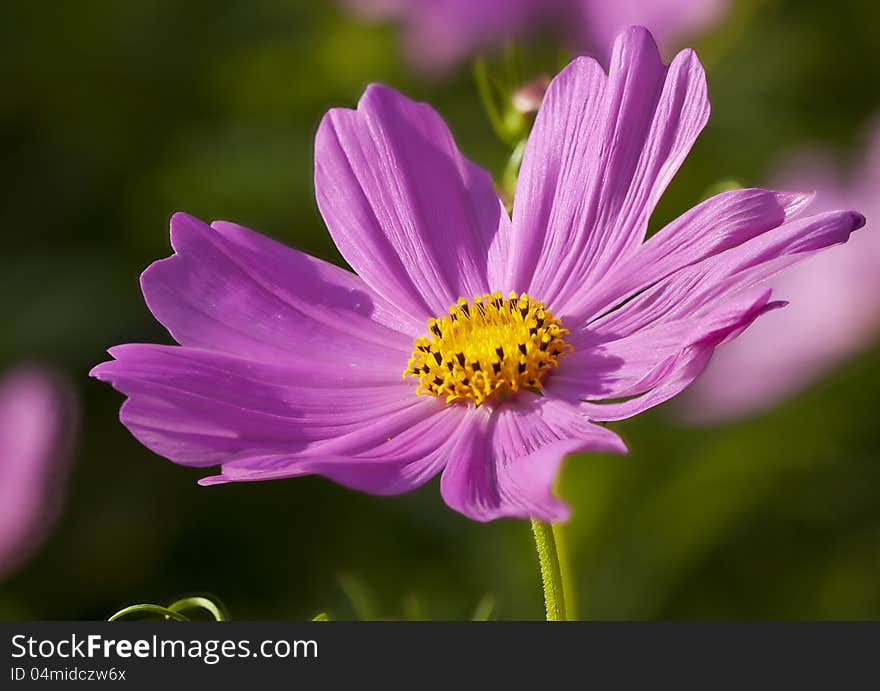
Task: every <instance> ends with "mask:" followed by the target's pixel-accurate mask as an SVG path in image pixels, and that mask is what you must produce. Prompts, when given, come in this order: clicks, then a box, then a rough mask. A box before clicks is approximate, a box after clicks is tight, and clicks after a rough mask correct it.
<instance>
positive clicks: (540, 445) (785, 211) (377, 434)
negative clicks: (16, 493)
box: [92, 28, 864, 521]
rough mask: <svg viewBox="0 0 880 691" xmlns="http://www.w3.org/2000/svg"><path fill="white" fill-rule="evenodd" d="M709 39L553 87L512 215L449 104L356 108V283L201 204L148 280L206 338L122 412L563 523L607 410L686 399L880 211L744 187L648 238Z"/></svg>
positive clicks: (254, 470) (181, 330)
mask: <svg viewBox="0 0 880 691" xmlns="http://www.w3.org/2000/svg"><path fill="white" fill-rule="evenodd" d="M708 115H709V102H708V100H707V96H706V80H705V75H704V72H703V69H702V66H701V65H700V63H699V61H698V60H697V58H696V56H695V54H694V53H693V52H692V51H684V52H682V53H681V54H679V55H678V56H677V57H676V58H675V60H673V62H672V64H671V65H669V66H666V65H664V64H663V62H662V61H661V58H660V55H659V53H658V51H657V47H656V45H655V44H654V41H653V39H652V38H651V35H650V34H649V33H648V32H647V31H646V30H644V29H641V28H631V29H629V30H627V31H625V32H624V33H622V34H621V36H620V37H619V38H618V40H617V41H616V43H615V48H614V54H613V58H612V60H611V67H610V73H609V74H607V75H606V74H605V72H604V71H603V70H602V68H601V67H600V65H599V64H598V63H597V62H596V61H594V60H592V59H587V58H579V59H577V60H575V61H574V62H572V63H571V64H570V65H569V66H568V67H567V68H566V69H565V70H563V71H562V72H561V73H560V74H559V75H558V76H557V77H556V78H555V79H554V80H553V82H552V84H551V85H550V87H549V89H548V92H547V96H546V98H545V100H544V102H543V105H542V106H541V110H540V112H539V113H538V115H537V118H536V122H535V126H534V130H533V132H532V135H531V137H530V139H529V142H528V146H527V150H526V153H525V158H524V160H523V165H522V172H521V175H520V179H519V184H518V187H517V191H516V198H515V204H514V209H513V218H512V219H511V218H510V217H508V215H507V214H506V212H505V211H504V208H503V207H502V205H501V202H500V201H499V199H498V197H497V195H496V193H495V190H494V189H493V186H492V180H491V178H490V176H489V174H488V173H487V172H485V171H484V170H482V169H480V168H478V167H477V166H475V165H474V164H473V163H471V162H470V161H468V160H467V159H466V158H464V157H463V156H462V155H461V153H459V151H458V149H457V148H456V146H455V143H454V141H453V139H452V136H451V135H450V133H449V130H448V129H447V128H446V126H445V124H444V123H443V121H442V120H441V118H440V116H439V115H438V114H437V113H436V112H435V111H433V110H432V109H431V108H430V107H428V106H427V105H425V104H421V103H415V102H413V101H410V100H408V99H407V98H405V97H404V96H402V95H400V94H398V93H397V92H395V91H392V90H391V89H389V88H387V87H384V86H377V85H374V86H370V87H369V88H368V89H367V91H366V93H365V94H364V96H363V98H362V99H361V100H360V103H359V104H358V108H357V110H348V109H334V110H331V111H330V112H329V113H328V114H327V115H326V116H325V117H324V119H323V121H322V122H321V125H320V127H319V129H318V134H317V141H316V145H315V158H316V162H315V187H316V193H317V200H318V206H319V208H320V211H321V214H322V215H323V217H324V221H325V222H326V224H327V227H328V229H329V231H330V234H331V236H332V237H333V240H334V241H335V243H336V246H337V247H338V248H339V250H340V252H341V253H342V255H343V256H344V257H345V259H346V260H347V261H348V263H349V264H350V265H351V266H352V268H353V269H354V270H355V272H356V274H352V273H349V272H347V271H344V270H342V269H339V268H337V267H335V266H331V265H330V264H327V263H325V262H322V261H320V260H318V259H314V258H312V257H309V256H307V255H304V254H300V253H299V252H296V251H294V250H291V249H287V248H285V247H283V246H281V245H279V244H276V243H275V242H273V241H271V240H269V239H267V238H265V237H263V236H261V235H259V234H257V233H255V232H253V231H250V230H247V229H246V228H242V227H241V226H238V225H235V224H232V223H225V222H218V223H214V224H212V225H211V226H208V225H206V224H204V223H202V222H201V221H198V220H197V219H195V218H192V217H190V216H186V215H182V214H178V215H175V216H174V217H173V219H172V221H171V244H172V246H173V247H174V249H175V254H174V255H173V256H172V257H170V258H168V259H164V260H162V261H159V262H156V263H154V264H153V265H152V266H150V267H149V268H148V269H147V270H146V272H145V273H144V274H143V276H142V278H141V285H142V288H143V292H144V295H145V298H146V301H147V304H148V305H149V307H150V309H151V310H152V312H153V314H154V315H155V316H156V318H157V319H158V320H159V321H160V322H162V323H163V324H164V325H165V326H166V327H167V328H168V330H169V331H170V333H171V335H172V336H173V337H174V338H175V339H176V340H177V342H178V343H180V346H162V345H144V344H130V345H123V346H118V347H116V348H113V349H111V350H110V353H111V355H112V356H113V357H114V358H115V360H114V361H110V362H105V363H103V364H101V365H98V366H97V367H96V368H95V369H94V370H93V372H92V374H93V375H94V376H96V377H98V378H99V379H101V380H105V381H108V382H111V383H112V384H113V386H115V387H116V388H117V389H119V390H120V391H121V392H123V393H125V394H126V395H127V396H128V397H129V398H128V400H127V401H126V402H125V404H124V405H123V407H122V411H121V419H122V422H123V423H124V424H125V425H126V426H127V427H128V428H129V430H130V431H131V432H132V433H133V434H134V435H135V436H136V437H137V438H138V439H140V440H141V442H143V443H144V444H146V445H147V446H148V447H150V448H151V449H153V450H154V451H156V452H157V453H159V454H161V455H163V456H166V457H168V458H170V459H172V460H174V461H176V462H178V463H182V464H185V465H191V466H201V467H205V466H212V465H215V464H218V463H219V464H221V465H222V472H221V474H220V475H217V476H215V477H210V478H207V479H205V480H203V481H202V482H203V483H205V484H213V483H217V482H230V481H241V480H264V479H270V478H282V477H293V476H298V475H306V474H314V473H317V474H320V475H323V476H325V477H328V478H330V479H332V480H335V481H336V482H339V483H341V484H343V485H346V486H348V487H352V488H355V489H358V490H363V491H366V492H372V493H375V494H393V493H399V492H405V491H407V490H411V489H413V488H415V487H417V486H419V485H421V484H422V483H424V482H425V481H427V480H428V479H429V478H431V477H433V476H434V475H437V474H439V473H442V477H441V481H440V491H441V494H442V496H443V498H444V500H445V501H446V503H447V504H448V505H449V506H450V507H452V508H453V509H455V510H457V511H460V512H461V513H463V514H465V515H466V516H469V517H471V518H474V519H477V520H481V521H486V520H491V519H495V518H498V517H501V516H511V517H520V518H524V517H528V516H534V517H537V518H540V519H543V520H557V521H558V520H563V519H564V518H565V517H566V516H567V514H568V510H567V507H566V506H565V505H564V504H563V503H562V502H561V501H559V500H558V499H557V498H556V497H554V496H553V494H552V492H551V485H552V483H553V479H554V476H555V475H556V472H557V469H558V467H559V465H560V462H561V460H562V458H563V457H564V456H565V455H566V454H568V453H574V452H580V451H617V452H623V451H624V450H625V448H624V445H623V443H622V442H621V441H620V439H619V438H618V437H617V435H616V434H615V433H614V432H612V431H611V430H609V429H606V428H605V427H603V426H600V425H597V424H594V423H593V422H591V420H595V421H604V420H618V419H621V418H626V417H629V416H631V415H635V414H637V413H639V412H640V411H643V410H645V409H647V408H650V407H652V406H654V405H657V404H658V403H661V402H662V401H665V400H667V399H668V398H670V397H671V396H673V395H675V394H676V393H678V392H679V391H681V390H682V389H684V388H685V387H686V386H687V385H688V384H689V383H690V382H691V381H692V380H693V379H694V378H695V377H696V376H697V375H698V374H699V372H700V371H701V370H702V369H703V367H704V366H705V365H706V363H707V362H708V360H709V358H710V356H711V355H712V352H713V351H714V349H715V348H716V346H718V345H720V344H721V343H723V342H724V341H726V340H728V339H730V338H732V337H733V336H735V335H737V334H738V333H740V332H741V331H742V330H743V329H744V328H745V327H746V326H748V325H749V324H750V323H751V322H752V321H753V320H754V319H755V318H756V317H758V316H759V315H760V314H762V313H764V312H766V311H768V310H770V309H773V308H774V307H778V306H779V303H777V302H771V300H770V290H769V289H768V288H766V287H763V286H761V285H760V284H761V282H762V281H763V280H764V279H765V278H767V277H768V276H770V275H771V274H774V273H776V272H777V271H779V270H780V269H782V268H784V267H786V266H788V265H790V264H793V263H795V262H797V261H799V260H801V259H803V258H805V257H808V256H810V255H812V254H813V253H814V252H816V251H817V250H819V249H822V248H823V247H826V246H828V245H831V244H835V243H839V242H845V241H846V239H847V238H848V236H849V234H850V232H851V231H852V230H854V229H856V228H858V227H860V226H861V225H862V223H863V221H864V219H863V218H862V217H861V216H860V215H859V214H857V213H853V212H849V211H839V212H832V213H824V214H819V215H816V216H810V217H806V218H799V219H795V218H794V217H795V216H796V215H797V214H798V212H799V211H801V209H802V208H803V207H804V205H805V204H806V202H807V201H808V197H806V196H804V195H798V194H788V193H780V192H773V191H769V190H762V189H748V190H736V191H733V192H727V193H724V194H720V195H718V196H717V197H713V198H712V199H709V200H708V201H705V202H703V203H702V204H700V205H699V206H697V207H695V208H694V209H691V210H690V211H688V212H687V213H686V214H684V215H683V216H682V217H680V218H679V219H678V220H676V221H673V222H672V223H671V224H669V225H668V226H667V227H666V228H664V229H662V230H661V231H660V232H659V233H657V234H656V235H654V236H653V237H651V238H650V239H649V240H647V241H645V239H644V238H645V230H646V227H647V224H648V218H649V216H650V215H651V212H652V210H653V209H654V207H655V205H656V204H657V201H658V200H659V198H660V196H661V194H662V193H663V190H664V189H665V188H666V186H667V185H668V183H669V182H670V180H671V179H672V177H673V175H674V173H675V172H676V170H677V169H678V167H679V166H680V165H681V163H682V161H683V160H684V158H685V156H686V155H687V153H688V151H689V149H690V148H691V145H692V144H693V142H694V140H695V139H696V137H697V135H698V134H699V132H700V130H701V129H702V128H703V126H704V125H705V123H706V120H707V118H708Z"/></svg>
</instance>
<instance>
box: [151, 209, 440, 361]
mask: <svg viewBox="0 0 880 691" xmlns="http://www.w3.org/2000/svg"><path fill="white" fill-rule="evenodd" d="M171 242H172V245H173V247H174V249H175V254H174V255H173V256H171V257H168V258H167V259H163V260H161V261H157V262H154V263H153V264H152V265H151V266H150V267H149V268H148V269H147V270H146V271H145V272H144V273H143V275H142V277H141V286H142V289H143V292H144V297H145V299H146V301H147V304H148V306H149V307H150V310H151V311H152V312H153V314H154V315H155V316H156V318H157V319H158V320H159V321H160V322H162V324H163V325H164V326H165V327H166V328H167V329H168V330H169V332H170V333H171V335H172V336H173V337H174V338H175V340H176V341H177V342H178V343H180V344H181V345H185V346H191V347H194V348H205V349H210V350H217V351H221V352H226V353H230V354H234V355H239V356H242V357H247V358H251V359H254V360H257V361H261V362H271V363H276V364H283V363H284V362H285V361H286V360H287V359H289V358H291V357H295V356H296V354H298V353H302V352H309V353H310V355H311V356H313V357H315V358H317V359H321V360H333V359H340V358H341V359H343V360H345V359H348V358H350V357H352V356H355V355H356V356H357V357H359V358H361V359H362V360H363V361H365V362H369V361H375V360H379V361H390V360H395V361H396V362H397V363H398V365H397V366H398V368H399V370H400V371H401V372H402V371H403V369H404V367H405V366H406V360H407V357H408V354H409V352H410V350H411V348H412V338H413V334H418V333H421V331H422V329H423V325H422V324H420V323H419V322H416V321H415V320H413V319H412V318H410V317H408V316H407V315H405V314H403V313H401V312H400V311H399V310H397V309H396V308H394V307H392V306H391V305H390V304H389V303H388V302H386V301H385V300H383V299H382V298H381V297H379V296H378V295H376V294H375V293H374V292H373V291H372V290H371V289H370V288H369V287H368V286H367V285H366V284H365V283H364V282H363V281H362V280H360V279H359V278H358V277H357V276H355V275H354V274H351V273H349V272H347V271H344V270H342V269H340V268H338V267H335V266H333V265H332V264H328V263H327V262H323V261H321V260H320V259H315V258H313V257H309V256H308V255H305V254H302V253H301V252H297V251H296V250H292V249H290V248H288V247H285V246H284V245H281V244H279V243H277V242H274V241H272V240H270V239H268V238H266V237H264V236H262V235H260V234H258V233H255V232H253V231H251V230H248V229H246V228H243V227H241V226H237V225H235V224H232V223H216V224H215V227H214V228H212V227H210V226H208V225H206V224H205V223H202V222H201V221H199V220H198V219H195V218H193V217H192V216H188V215H186V214H175V216H174V217H173V218H172V219H171Z"/></svg>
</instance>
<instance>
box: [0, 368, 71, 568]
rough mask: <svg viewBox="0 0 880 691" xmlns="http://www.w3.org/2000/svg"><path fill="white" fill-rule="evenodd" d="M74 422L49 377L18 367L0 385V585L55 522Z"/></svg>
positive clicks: (61, 385)
mask: <svg viewBox="0 0 880 691" xmlns="http://www.w3.org/2000/svg"><path fill="white" fill-rule="evenodd" d="M75 417H76V406H75V405H74V399H73V395H72V392H71V390H70V389H69V387H68V386H67V385H66V383H65V382H63V381H62V380H61V379H60V378H59V377H58V376H57V375H56V374H54V373H51V372H48V371H46V370H43V369H38V368H36V367H21V368H18V369H16V370H13V371H11V372H9V373H8V374H7V375H6V376H5V377H4V378H3V379H2V380H0V580H3V579H4V578H6V577H7V576H10V575H12V573H13V572H14V571H15V570H16V569H17V568H18V567H19V566H21V565H22V564H23V563H24V562H25V561H26V560H27V559H28V558H29V557H31V556H32V555H33V554H34V553H35V552H36V551H37V550H38V548H39V547H41V546H42V543H43V542H44V540H45V539H46V537H48V535H49V532H50V530H51V528H52V525H53V524H54V522H55V519H56V518H57V517H58V514H59V511H60V508H61V504H62V491H61V488H62V487H63V484H64V481H65V478H66V475H67V468H68V461H69V460H70V451H71V447H72V433H73V431H74V429H75V425H74V424H73V423H74V421H75Z"/></svg>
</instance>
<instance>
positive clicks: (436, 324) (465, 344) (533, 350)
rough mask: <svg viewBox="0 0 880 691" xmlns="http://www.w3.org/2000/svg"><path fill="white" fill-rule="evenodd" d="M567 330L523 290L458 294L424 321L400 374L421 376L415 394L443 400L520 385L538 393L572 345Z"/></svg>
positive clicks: (476, 397)
mask: <svg viewBox="0 0 880 691" xmlns="http://www.w3.org/2000/svg"><path fill="white" fill-rule="evenodd" d="M567 333H568V329H564V328H562V323H561V322H560V321H559V320H558V319H557V318H555V317H554V316H553V315H552V314H550V311H549V310H547V309H545V307H544V305H543V304H541V303H540V302H537V301H536V300H533V299H532V298H530V297H529V296H528V295H526V294H525V293H523V294H522V295H517V294H516V293H511V294H510V297H508V298H507V299H506V300H505V299H504V298H503V297H502V296H501V293H498V292H496V293H493V294H491V295H490V294H488V293H486V294H484V295H478V296H477V297H475V298H474V299H473V300H472V301H470V302H468V301H467V300H465V299H464V298H460V299H459V301H458V303H457V304H455V305H453V306H452V307H450V308H449V314H448V315H447V316H445V317H443V318H442V319H430V320H429V321H428V337H427V338H425V337H422V338H417V339H416V340H415V344H414V345H415V347H414V349H413V353H412V356H411V357H410V359H409V362H408V363H407V366H406V370H405V371H404V373H403V378H404V379H406V378H407V377H415V378H417V379H418V380H419V385H418V388H417V389H416V393H418V394H419V395H421V394H430V395H432V396H440V397H443V398H445V399H446V402H447V403H450V402H452V401H455V400H471V401H474V403H476V404H477V405H480V404H481V403H483V402H485V401H486V400H487V399H488V398H490V397H492V396H496V397H504V396H506V395H508V394H510V393H513V392H515V391H519V390H520V389H528V390H531V391H539V390H540V389H541V386H542V379H543V376H544V372H545V371H547V370H548V369H549V368H551V367H556V366H557V365H558V364H559V358H560V357H561V356H562V355H564V354H565V353H566V352H568V351H571V350H572V347H571V346H570V345H569V344H568V343H566V342H565V340H564V338H563V336H565V334H567Z"/></svg>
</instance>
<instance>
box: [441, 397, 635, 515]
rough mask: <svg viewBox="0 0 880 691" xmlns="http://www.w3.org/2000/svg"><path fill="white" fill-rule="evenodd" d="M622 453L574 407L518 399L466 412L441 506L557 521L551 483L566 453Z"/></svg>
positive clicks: (612, 437)
mask: <svg viewBox="0 0 880 691" xmlns="http://www.w3.org/2000/svg"><path fill="white" fill-rule="evenodd" d="M578 451H610V452H618V453H623V452H625V451H626V447H625V446H624V445H623V442H622V441H621V440H620V438H619V437H617V435H616V434H614V433H613V432H611V431H610V430H608V429H605V428H604V427H599V426H597V425H592V424H590V423H589V422H588V421H587V418H586V416H585V415H584V414H583V413H582V412H581V411H580V410H579V409H578V407H577V406H576V405H573V404H571V403H567V402H565V401H561V400H559V399H552V398H539V397H536V396H532V395H524V396H521V397H519V398H518V399H516V400H511V401H506V402H504V403H502V404H500V405H498V406H497V407H496V408H494V410H490V409H489V408H487V407H483V408H480V409H478V410H475V411H473V414H471V415H469V416H468V418H467V420H466V422H465V427H464V429H463V430H462V431H461V433H460V436H459V438H458V443H457V444H456V446H455V447H454V449H453V450H452V453H451V458H450V461H449V463H448V465H447V466H446V468H445V469H444V471H443V476H442V478H441V481H440V491H441V493H442V495H443V499H444V500H445V501H446V503H447V504H448V505H449V506H450V507H452V508H453V509H455V510H456V511H458V512H460V513H462V514H464V515H465V516H467V517H468V518H472V519H474V520H477V521H491V520H494V519H496V518H502V517H511V518H528V517H531V516H533V517H535V518H539V519H541V520H546V521H562V520H565V519H566V518H567V516H568V507H567V506H565V504H563V503H562V502H561V501H559V500H558V499H557V498H556V497H554V496H553V492H552V485H553V481H554V479H555V477H556V473H557V470H558V468H559V465H560V464H561V462H562V460H563V458H564V457H565V455H566V454H569V453H574V452H578Z"/></svg>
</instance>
